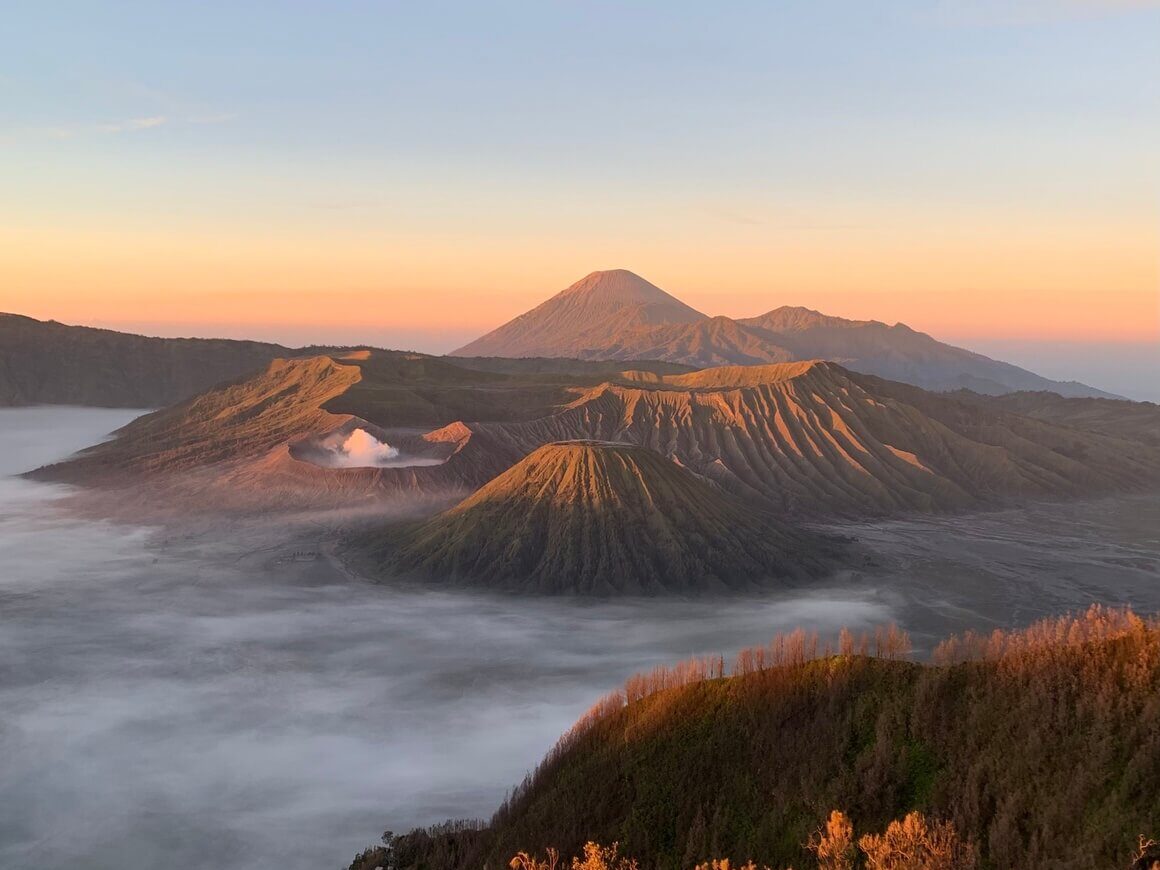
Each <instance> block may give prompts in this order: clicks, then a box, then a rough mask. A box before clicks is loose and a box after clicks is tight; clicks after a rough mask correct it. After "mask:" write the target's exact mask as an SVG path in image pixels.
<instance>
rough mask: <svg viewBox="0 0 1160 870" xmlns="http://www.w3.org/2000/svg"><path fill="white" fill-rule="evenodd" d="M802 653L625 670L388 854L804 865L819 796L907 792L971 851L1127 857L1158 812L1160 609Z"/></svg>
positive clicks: (887, 817) (475, 863) (374, 862)
mask: <svg viewBox="0 0 1160 870" xmlns="http://www.w3.org/2000/svg"><path fill="white" fill-rule="evenodd" d="M871 650H875V651H876V652H877V655H867V654H865V653H867V652H870V651H871ZM812 651H813V646H812V641H811V639H809V638H805V637H803V636H802V635H800V634H798V635H795V636H791V637H789V638H779V639H776V640H775V643H774V644H772V645H771V647H770V648H766V649H763V650H750V651H746V652H745V653H743V654H742V655H740V656H739V657H738V662H737V664H736V666H735V667H734V669H733V673H734V675H733V676H730V677H722V676H721V673H722V667H721V664H720V663H717V662H713V661H707V662H703V663H693V664H690V665H686V666H684V667H682V668H678V669H675V670H673V671H667V672H665V671H658V672H654V673H653V674H650V675H646V676H644V677H642V678H634V679H633V680H630V681H629V682H628V683H627V684H626V686H625V690H624V691H622V692H619V693H615V694H614V695H612V696H610V697H609V698H606V699H605V700H604V701H603V702H601V704H600V705H598V706H597V707H596V708H594V709H593V711H592V713H590V714H589V715H588V716H587V717H586V718H585V719H584V720H582V721H581V722H580V723H579V724H578V725H577V726H576V727H575V728H574V729H573V731H572V732H570V733H569V734H568V735H566V736H565V737H564V738H563V739H562V740H561V741H560V743H559V745H558V746H557V747H556V749H554V750H553V751H552V752H551V753H550V754H549V756H548V757H547V758H546V759H545V760H544V762H543V763H542V764H541V765H540V767H539V768H537V770H536V771H535V773H534V774H532V775H531V776H530V777H529V778H528V779H527V780H526V781H525V782H524V783H523V784H522V785H521V786H520V787H519V788H517V789H516V790H515V792H514V793H513V795H512V797H511V798H510V799H509V800H508V801H507V802H506V803H505V804H504V806H503V807H502V808H500V810H499V811H498V812H497V813H496V815H495V816H494V817H493V818H492V819H491V821H490V823H489V824H488V825H487V826H485V827H482V828H475V827H473V826H469V825H467V826H465V825H460V826H455V825H449V826H443V827H441V828H437V829H433V830H431V831H426V832H425V831H415V832H412V833H411V834H408V835H406V836H404V837H400V838H398V839H396V840H395V842H394V846H393V853H394V854H393V859H392V860H393V861H394V862H395V865H394V866H397V867H398V868H400V870H418V868H431V870H434V868H440V870H455V868H463V870H467V868H472V870H475V868H492V870H498V868H501V867H507V866H508V861H509V859H511V857H512V856H513V855H515V854H516V853H517V852H521V851H526V852H529V853H540V854H544V853H545V850H546V849H547V848H548V847H555V848H559V849H560V850H561V851H562V852H563V853H564V854H579V853H580V852H581V851H582V850H583V847H584V844H585V843H586V842H587V841H590V840H595V841H598V842H604V843H612V842H618V843H619V844H620V849H621V852H622V853H623V854H625V855H628V856H632V857H634V858H636V859H637V860H638V861H639V862H640V867H641V868H642V870H651V868H683V870H689V868H692V867H693V866H694V865H695V864H698V863H700V862H703V861H707V860H709V859H712V858H719V857H732V858H733V859H734V860H735V861H736V862H738V863H740V862H743V861H744V860H746V859H749V858H752V859H754V860H756V861H758V862H759V863H761V864H768V865H770V866H771V867H785V866H788V865H790V864H792V865H793V866H795V867H798V868H803V867H807V868H808V867H815V866H817V864H816V862H815V861H814V860H813V856H811V855H810V854H809V853H808V852H807V851H806V850H805V848H804V844H806V843H807V841H808V840H809V838H810V835H811V833H812V832H813V831H815V830H816V829H818V828H819V827H820V826H821V825H822V824H823V823H824V822H825V820H826V818H827V816H828V815H829V813H830V811H831V810H832V809H835V808H840V809H842V810H843V811H844V812H845V813H846V814H847V815H848V816H849V818H850V819H851V820H852V821H853V824H854V826H855V828H856V829H857V830H859V831H881V830H883V829H884V828H885V827H886V825H887V824H888V823H890V822H891V821H892V820H894V819H900V818H902V816H903V815H904V814H906V813H908V812H910V811H911V810H919V811H921V812H923V813H924V814H926V815H927V816H928V817H930V818H932V819H945V820H947V821H949V822H950V823H951V824H952V825H953V826H954V828H955V829H956V830H957V831H958V834H959V836H960V837H961V838H962V839H964V840H968V841H972V842H973V844H974V846H975V848H977V850H978V854H979V857H980V865H981V866H982V867H989V868H1013V867H1028V868H1031V867H1051V868H1058V870H1091V868H1115V867H1126V866H1127V865H1128V862H1129V858H1130V856H1131V855H1132V854H1133V851H1134V849H1135V847H1136V845H1137V836H1138V835H1139V834H1141V833H1149V834H1154V833H1155V832H1158V831H1160V802H1157V801H1156V791H1155V789H1156V783H1157V782H1160V731H1158V730H1157V727H1156V722H1157V721H1158V717H1160V621H1157V620H1148V621H1144V620H1141V619H1139V618H1137V617H1135V616H1134V615H1132V614H1131V613H1129V612H1121V611H1107V610H1102V609H1099V608H1093V609H1092V610H1091V611H1089V612H1088V613H1087V614H1085V615H1084V616H1082V617H1079V618H1076V619H1070V618H1065V619H1060V620H1049V621H1046V622H1043V623H1040V624H1038V625H1036V626H1034V627H1032V628H1031V629H1029V630H1027V631H1025V632H1020V633H1016V634H1013V635H1006V636H1004V635H999V634H996V635H995V636H993V637H984V638H976V637H971V636H967V637H965V638H957V639H952V640H951V641H949V642H947V643H946V644H944V645H943V646H942V647H940V649H939V650H938V652H937V653H936V660H937V661H939V662H942V663H940V664H934V665H918V664H913V663H911V662H909V661H905V660H902V659H900V658H898V656H899V655H900V654H901V653H903V652H904V651H905V639H904V638H902V637H900V636H899V635H898V634H897V633H889V634H884V635H880V636H879V637H878V638H877V639H876V641H875V642H874V643H873V644H872V645H869V646H868V645H866V642H865V641H854V640H852V639H849V638H845V639H843V641H842V642H841V644H840V646H839V651H840V653H841V654H839V655H836V656H823V657H822V658H820V659H815V660H809V659H810V656H811V652H812ZM385 858H386V855H385V852H384V851H383V850H382V849H379V850H372V851H371V852H369V853H368V854H367V855H365V856H362V857H360V858H359V859H358V860H356V861H355V863H354V864H353V865H352V868H353V870H370V868H372V867H375V866H378V865H381V864H383V862H384V860H385ZM834 866H837V865H834ZM899 866H903V865H899ZM905 866H911V865H905ZM916 866H917V865H916Z"/></svg>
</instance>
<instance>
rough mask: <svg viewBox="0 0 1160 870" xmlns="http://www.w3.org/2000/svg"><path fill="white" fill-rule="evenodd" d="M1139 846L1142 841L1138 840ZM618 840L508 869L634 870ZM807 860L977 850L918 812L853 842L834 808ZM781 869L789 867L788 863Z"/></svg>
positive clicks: (746, 866) (879, 859)
mask: <svg viewBox="0 0 1160 870" xmlns="http://www.w3.org/2000/svg"><path fill="white" fill-rule="evenodd" d="M1141 848H1143V846H1141ZM619 849H620V845H619V844H618V843H613V844H612V845H611V846H601V845H600V844H598V843H592V842H589V843H586V844H585V845H584V853H583V856H580V857H574V858H572V860H571V862H570V863H567V862H566V863H561V860H560V853H559V851H558V850H556V849H553V848H549V849H547V850H546V853H545V854H546V857H544V858H538V857H536V856H533V855H529V854H528V853H527V852H520V853H519V854H517V855H516V856H515V857H514V858H512V860H511V862H510V864H509V867H510V868H511V870H557V868H559V870H565V868H568V867H571V868H572V870H639V866H640V865H639V862H637V861H636V859H633V858H628V857H625V856H623V855H621V854H620V853H619ZM806 849H807V850H808V851H809V852H810V853H811V854H812V860H811V861H809V862H808V863H807V864H805V865H802V868H803V870H808V868H816V870H854V868H855V867H861V868H866V870H974V868H975V867H976V866H977V860H978V856H977V852H976V849H975V847H974V845H973V844H972V843H969V842H963V841H962V840H960V839H959V836H958V832H957V831H955V828H954V825H952V824H951V823H950V822H947V821H928V820H927V818H926V817H925V816H924V815H923V814H922V813H920V812H911V813H907V815H906V818H904V819H901V820H895V821H893V822H891V823H890V824H889V825H887V827H886V830H885V832H883V833H881V834H873V833H871V834H863V835H862V836H861V837H860V838H859V839H858V841H857V845H856V846H855V843H854V826H853V824H851V822H850V820H849V819H848V818H847V817H846V815H845V813H842V812H840V811H839V810H834V811H833V812H831V813H830V817H829V819H828V820H827V821H826V824H825V825H824V826H823V827H822V828H820V829H819V830H818V831H815V832H814V833H813V834H812V835H811V836H810V839H809V842H808V843H806ZM692 870H772V868H770V867H769V866H767V865H760V866H759V865H758V864H756V863H754V862H753V861H752V860H747V861H745V862H744V863H739V862H735V861H731V860H730V859H729V858H713V859H711V860H709V861H703V862H701V863H700V864H697V865H696V867H694V868H692ZM785 870H793V868H792V867H789V868H785Z"/></svg>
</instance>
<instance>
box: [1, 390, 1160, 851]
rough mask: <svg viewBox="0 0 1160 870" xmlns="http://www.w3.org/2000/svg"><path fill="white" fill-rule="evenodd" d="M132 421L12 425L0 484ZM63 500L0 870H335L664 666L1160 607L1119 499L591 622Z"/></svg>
mask: <svg viewBox="0 0 1160 870" xmlns="http://www.w3.org/2000/svg"><path fill="white" fill-rule="evenodd" d="M131 416H132V414H130V413H128V412H120V411H97V410H88V409H66V408H52V409H46V408H37V409H22V410H0V474H12V473H15V472H19V471H22V470H25V469H28V468H31V467H33V466H35V465H37V464H41V463H43V462H46V461H49V460H51V459H54V458H57V457H60V456H63V455H64V454H67V453H68V452H70V451H71V450H74V449H76V448H78V447H81V446H83V445H86V444H89V443H92V442H93V441H94V440H96V439H97V438H99V437H100V436H101V435H102V434H103V433H105V432H108V431H109V430H110V429H112V428H115V427H116V426H118V425H121V424H123V423H124V422H126V421H127V420H128V419H129V418H130V417H131ZM63 492H64V490H62V489H59V488H56V487H52V486H48V485H43V484H34V483H29V482H26V481H23V480H19V479H15V478H11V477H7V478H0V759H2V763H0V866H2V867H5V868H33V867H35V868H65V867H73V866H85V867H90V868H110V870H112V868H116V870H134V868H150V870H152V868H157V867H163V866H167V867H178V868H182V870H198V868H205V870H228V868H239V870H240V868H246V870H254V868H282V870H285V868H324V870H325V868H338V867H340V866H345V864H346V862H347V861H349V860H350V857H351V856H352V855H353V854H354V853H355V852H356V851H357V850H359V849H361V848H362V847H363V846H364V845H368V844H369V843H371V842H372V841H373V840H374V839H375V838H376V836H377V834H378V832H380V831H381V830H382V829H383V828H384V827H391V828H393V829H395V830H401V829H405V828H407V827H409V826H412V825H416V824H427V823H431V822H436V821H440V820H443V819H445V818H447V817H464V816H487V815H489V814H490V812H491V810H492V809H494V808H495V806H496V804H497V803H498V802H499V800H500V799H501V798H502V796H503V794H504V793H505V791H506V790H507V789H508V788H509V787H510V786H512V785H513V784H515V783H516V782H518V781H519V780H520V779H521V778H522V776H523V774H524V772H525V771H526V770H527V769H528V768H529V767H531V766H533V765H534V764H535V763H536V762H537V760H538V759H539V758H540V756H541V755H542V754H543V752H544V751H545V750H546V749H547V748H548V747H549V746H550V745H551V744H552V743H553V742H554V741H555V739H556V737H557V736H558V735H559V734H560V733H561V732H562V731H564V730H565V729H566V728H567V727H568V726H569V725H570V724H571V723H572V722H573V720H574V719H575V718H576V717H577V715H578V714H580V713H581V712H582V711H583V710H584V709H585V708H586V707H587V706H588V705H589V704H590V703H591V702H592V701H594V700H595V699H596V698H597V697H598V696H600V695H601V694H603V693H604V692H605V691H607V690H609V689H610V688H613V687H615V686H616V685H617V684H618V683H619V682H620V681H621V680H622V679H623V678H624V677H625V676H627V675H628V674H630V673H632V672H633V671H636V670H639V669H641V668H645V667H648V666H650V665H652V664H654V663H657V662H662V661H664V662H668V661H673V660H676V659H679V658H683V657H686V656H688V655H691V654H696V653H703V652H714V651H723V652H726V653H728V652H731V651H732V650H735V649H737V648H738V647H741V646H745V645H749V644H752V643H758V642H763V641H765V640H767V639H768V637H769V636H770V635H771V634H772V633H773V632H775V631H778V630H781V629H790V628H793V627H795V626H797V625H799V624H800V625H805V626H807V627H810V628H816V629H817V630H819V631H820V632H823V633H828V632H836V630H837V628H838V627H839V626H841V625H849V626H851V627H853V628H864V627H870V626H873V625H875V624H878V623H881V622H884V621H887V620H889V619H892V618H894V619H898V620H899V621H900V622H902V623H903V624H904V626H905V627H907V628H910V629H911V630H912V631H913V632H914V633H915V634H916V636H917V638H918V639H919V641H920V643H924V642H925V641H926V640H927V639H928V638H929V637H931V636H932V635H933V634H936V633H938V634H940V633H942V632H943V631H945V630H946V629H947V627H961V626H964V625H974V626H978V627H983V628H989V627H990V626H991V625H992V624H996V623H1003V622H1011V621H1015V622H1025V621H1027V620H1028V619H1030V618H1033V617H1034V616H1036V615H1038V614H1039V613H1042V612H1052V611H1054V610H1058V609H1060V607H1061V605H1062V606H1064V607H1066V606H1078V605H1082V604H1084V603H1086V601H1087V600H1089V599H1092V598H1096V599H1101V600H1122V599H1123V598H1125V597H1126V598H1131V599H1132V600H1133V601H1134V602H1135V603H1136V604H1137V605H1139V606H1142V607H1144V608H1146V609H1148V608H1156V607H1158V606H1160V601H1158V596H1157V585H1158V584H1157V582H1156V581H1157V574H1156V564H1157V557H1158V554H1160V541H1157V536H1158V535H1160V532H1158V531H1157V529H1158V528H1160V524H1158V523H1156V522H1155V520H1156V519H1157V516H1158V515H1160V510H1157V507H1156V501H1155V500H1152V501H1147V500H1144V501H1139V500H1138V501H1137V502H1136V503H1134V504H1133V505H1132V506H1130V507H1129V508H1123V510H1124V511H1125V512H1126V514H1130V515H1131V516H1132V517H1135V518H1136V519H1135V520H1134V522H1136V523H1137V526H1138V528H1136V529H1133V528H1131V527H1129V526H1127V525H1126V523H1127V520H1126V518H1125V517H1121V516H1120V515H1119V514H1118V513H1117V511H1119V510H1121V508H1118V507H1116V505H1117V504H1120V503H1110V502H1101V503H1099V504H1100V505H1103V506H1104V507H1101V508H1100V509H1099V510H1092V509H1090V507H1089V509H1088V510H1086V511H1084V512H1079V511H1076V512H1073V514H1069V513H1068V511H1072V508H1064V509H1042V510H1041V511H1040V512H1039V513H1035V512H1029V513H1028V514H1027V517H1028V519H1026V520H1024V519H1023V517H1024V515H1023V514H1019V513H1017V512H1007V513H1006V514H1002V515H999V514H995V515H989V516H987V517H985V518H982V519H980V520H979V524H980V525H979V527H980V533H979V534H980V536H979V537H978V538H977V539H972V538H971V536H970V534H969V533H965V532H964V531H963V530H962V529H963V527H964V524H963V523H962V522H960V523H958V524H956V525H954V526H951V525H948V524H947V521H944V520H939V521H931V522H925V521H914V522H899V523H884V524H874V525H863V526H858V527H857V528H856V529H854V533H855V534H857V535H858V536H859V537H860V538H862V539H863V540H865V541H868V542H871V543H872V544H873V546H875V547H876V548H878V549H879V550H880V551H881V553H882V554H883V555H882V557H881V560H880V562H881V564H882V566H883V568H882V569H881V570H884V571H889V572H890V579H889V581H887V580H885V579H883V578H882V577H881V576H879V577H876V578H875V579H873V580H871V579H869V578H868V577H859V576H856V575H851V576H849V577H847V578H846V579H845V583H844V584H839V583H836V582H835V583H833V584H830V586H829V588H827V589H824V590H819V591H816V592H813V593H811V594H803V593H795V594H785V595H780V596H772V597H768V598H765V599H762V600H759V601H739V600H729V601H725V602H712V603H711V602H659V601H655V600H654V601H648V602H634V601H628V602H603V603H599V602H597V603H593V602H576V601H563V600H543V599H540V600H534V601H528V600H520V599H514V598H492V597H482V596H476V595H469V594H451V593H426V594H425V593H417V592H414V591H407V592H402V591H398V590H393V589H390V588H387V587H384V586H376V585H372V584H369V583H364V582H361V581H358V580H353V579H350V578H348V577H347V576H345V575H344V574H343V573H342V572H340V571H338V570H336V569H335V568H334V567H333V566H331V565H330V564H329V563H328V562H327V561H326V560H325V559H323V558H315V556H314V549H313V548H314V545H315V541H313V540H312V539H311V538H310V537H309V535H305V536H303V535H300V536H299V537H298V538H297V539H295V540H292V541H288V540H286V539H285V538H283V539H281V540H279V539H278V538H277V537H276V536H275V535H274V534H273V533H272V532H270V531H269V530H266V531H263V530H261V529H256V528H255V529H251V530H242V531H235V532H233V533H231V535H230V537H229V538H228V539H220V540H219V539H213V538H209V537H207V536H206V535H205V534H201V535H198V536H196V537H194V536H188V537H187V536H183V535H180V534H176V533H173V532H159V531H152V530H148V529H141V528H129V527H124V526H114V525H110V524H106V523H101V522H92V521H87V520H82V519H78V518H75V517H72V516H69V515H67V514H65V513H64V512H63V511H62V510H61V509H60V508H59V506H57V505H54V499H56V498H57V497H58V496H59V495H60V494H61V493H63ZM1108 505H1111V506H1110V507H1109V506H1108ZM1053 510H1054V511H1056V512H1055V513H1051V511H1053ZM1060 510H1062V511H1063V513H1062V514H1061V513H1060V512H1059V511H1060ZM1149 511H1151V513H1150V514H1149V513H1148V512H1149ZM1061 517H1062V519H1061ZM1068 517H1071V519H1070V520H1068ZM1021 523H1024V525H1023V526H1021V525H1020V524H1021ZM1101 524H1103V525H1101ZM1108 524H1113V525H1115V527H1116V528H1117V529H1119V531H1118V532H1117V534H1118V535H1119V538H1115V537H1113V536H1112V535H1111V533H1110V532H1109V531H1108V528H1107V526H1108ZM1021 528H1022V530H1023V531H1022V537H1021V532H1020V529H1021ZM1052 535H1056V537H1054V538H1053V537H1052ZM1149 535H1150V537H1149ZM1093 542H1098V543H1093ZM1068 548H1070V549H1068ZM987 553H992V554H994V553H999V554H1001V556H999V557H997V558H1000V559H1006V560H1007V562H1004V566H1003V567H1002V568H1001V569H1000V570H994V566H992V565H990V564H989V562H988V557H987V555H986V554H987ZM1081 558H1082V562H1083V563H1085V564H1081V565H1080V566H1079V567H1077V568H1075V569H1074V570H1072V569H1071V568H1069V567H1067V566H1070V565H1073V564H1076V560H1077V559H1081ZM963 560H965V561H966V562H967V564H966V565H965V566H964V567H962V568H959V567H958V566H957V563H958V562H960V561H963ZM1093 566H1094V567H1093ZM1141 596H1143V598H1142V597H1141ZM1144 598H1147V599H1148V600H1144Z"/></svg>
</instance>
